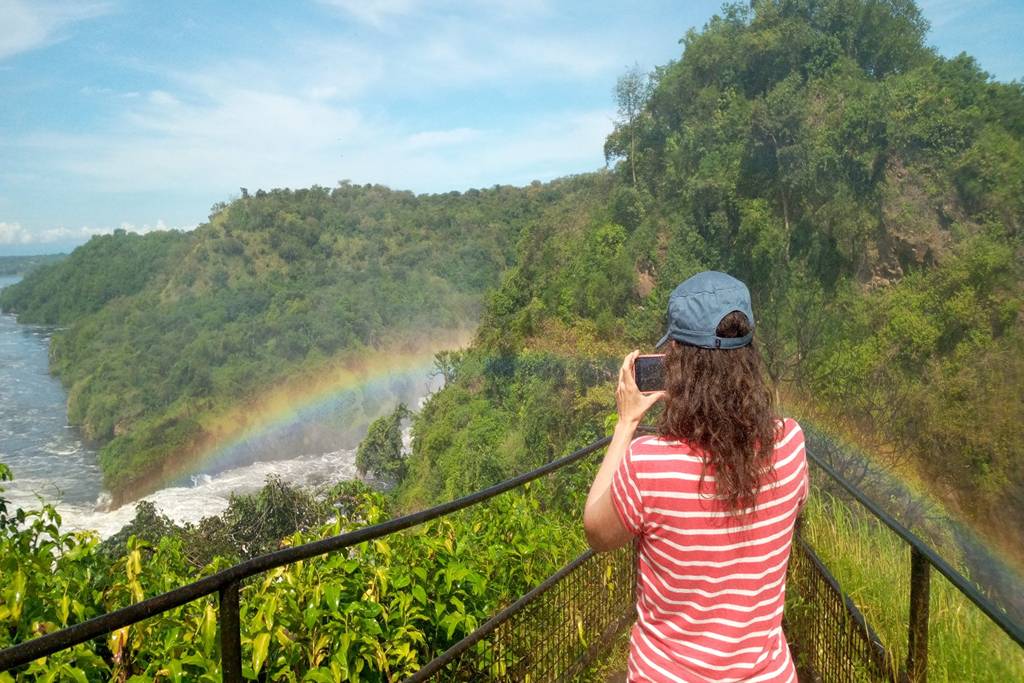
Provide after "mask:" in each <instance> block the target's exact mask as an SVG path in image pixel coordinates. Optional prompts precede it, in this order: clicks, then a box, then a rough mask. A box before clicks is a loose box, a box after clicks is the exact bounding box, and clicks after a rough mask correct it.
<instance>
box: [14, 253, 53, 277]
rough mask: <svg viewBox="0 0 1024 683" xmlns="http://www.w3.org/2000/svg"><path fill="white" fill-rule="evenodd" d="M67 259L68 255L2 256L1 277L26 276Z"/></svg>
mask: <svg viewBox="0 0 1024 683" xmlns="http://www.w3.org/2000/svg"><path fill="white" fill-rule="evenodd" d="M65 258H67V254H41V255H38V256H0V276H9V275H26V274H28V273H30V272H31V271H33V270H35V269H36V268H39V267H40V266H45V265H48V264H51V263H56V262H58V261H60V260H61V259H65Z"/></svg>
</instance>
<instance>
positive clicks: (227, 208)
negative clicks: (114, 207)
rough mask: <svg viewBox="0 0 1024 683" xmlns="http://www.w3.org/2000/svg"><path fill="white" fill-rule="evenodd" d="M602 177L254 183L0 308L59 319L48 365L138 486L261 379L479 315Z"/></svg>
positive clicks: (115, 474) (131, 486) (456, 325)
mask: <svg viewBox="0 0 1024 683" xmlns="http://www.w3.org/2000/svg"><path fill="white" fill-rule="evenodd" d="M600 185H601V179H600V178H599V177H597V176H593V177H582V178H577V179H566V180H564V181H558V182H555V183H551V184H548V185H544V186H541V185H539V184H538V185H535V186H531V187H527V188H521V189H519V188H510V187H495V188H493V189H490V190H480V191H477V190H471V191H468V192H466V193H463V194H460V193H454V192H453V193H450V194H445V195H433V196H415V195H413V194H412V193H409V192H395V191H391V190H389V189H387V188H384V187H380V186H365V187H360V186H354V185H350V184H347V183H342V184H340V185H339V186H338V187H336V188H334V189H331V190H329V189H325V188H316V187H315V188H312V189H308V190H295V191H289V190H275V191H272V192H263V191H259V192H256V193H255V194H253V195H249V194H248V193H244V196H243V197H242V198H239V199H237V200H236V201H233V202H231V203H230V204H227V205H221V206H217V207H214V214H213V215H212V216H211V218H210V221H209V222H208V223H205V224H203V225H201V226H199V227H198V228H196V230H194V231H193V232H191V233H178V232H157V233H150V234H147V235H143V236H140V235H134V234H127V233H124V232H122V231H119V232H118V233H116V234H114V235H109V236H104V237H96V238H93V239H92V240H91V241H90V242H89V243H87V244H86V245H84V246H82V247H80V248H79V249H77V250H75V252H74V253H73V254H72V255H71V256H70V257H69V258H68V259H66V260H65V261H63V262H61V263H58V264H56V265H51V266H48V267H44V268H41V269H39V270H38V271H36V272H33V273H32V274H30V275H29V276H28V277H26V278H25V279H24V280H23V281H22V282H21V283H19V284H17V285H15V286H12V287H9V288H7V289H6V290H4V291H3V293H2V296H0V306H2V307H3V309H4V310H7V311H14V312H16V313H18V316H19V320H21V321H23V322H39V323H50V324H60V325H63V326H66V327H65V329H62V330H60V331H59V332H58V333H57V334H56V335H55V336H54V338H53V343H52V347H51V367H52V369H53V370H54V371H55V372H56V373H57V374H58V375H59V376H60V378H61V379H62V380H63V382H64V383H65V385H66V386H67V387H68V388H69V392H70V394H69V417H70V419H71V420H72V421H73V422H75V423H78V424H81V425H82V427H83V429H84V432H85V434H86V435H87V436H88V437H89V438H91V439H93V440H95V441H97V442H99V443H102V444H104V446H103V449H102V451H101V455H100V461H101V464H102V466H103V471H104V476H105V478H106V484H107V485H108V486H109V487H110V488H111V489H112V490H113V491H114V492H115V495H117V494H125V493H127V492H131V494H134V495H138V494H141V493H144V492H145V488H147V487H148V486H150V485H152V483H151V482H152V476H151V475H153V474H154V473H158V472H161V471H162V470H164V469H165V468H166V467H167V466H168V459H173V460H174V461H175V462H179V461H182V460H184V461H185V462H187V461H188V456H189V454H190V453H194V452H195V451H196V450H197V448H199V447H200V446H201V445H202V444H204V443H205V442H206V441H207V440H208V438H209V437H210V433H211V430H212V429H213V425H215V424H216V422H217V419H218V417H219V416H223V415H225V414H226V413H228V412H229V411H232V410H234V411H236V413H237V412H238V411H239V410H241V411H242V412H244V409H245V407H246V406H247V405H248V404H250V403H251V402H253V401H255V400H257V399H258V398H260V397H261V395H262V394H263V392H265V391H266V390H267V389H268V388H271V387H276V386H280V385H282V383H285V384H287V383H291V384H293V385H294V384H296V383H298V384H301V383H302V382H304V381H307V382H308V381H312V379H314V378H316V377H318V376H319V375H320V374H321V373H323V372H324V371H325V370H326V369H327V368H328V367H332V366H333V365H334V364H337V363H339V362H358V361H359V360H360V359H361V357H362V356H363V355H364V354H365V353H367V352H369V351H373V350H378V351H380V352H389V351H394V350H397V349H399V348H403V349H408V348H412V347H421V346H423V345H426V344H429V343H431V340H433V339H434V338H435V337H437V336H438V335H440V334H441V333H442V332H443V331H452V330H457V329H467V328H469V329H471V328H472V327H473V326H475V324H476V322H477V319H478V316H479V311H480V308H481V302H482V297H483V293H484V290H485V289H486V288H488V287H490V286H494V285H495V284H496V283H497V281H498V276H499V274H500V273H501V272H502V271H504V270H505V269H506V268H507V267H508V266H509V265H510V263H511V259H512V257H513V247H514V245H515V243H516V241H517V240H518V239H519V236H520V232H521V231H522V230H523V229H524V226H527V225H530V224H532V223H534V222H536V221H538V220H540V219H541V218H542V217H543V216H545V215H546V214H547V213H548V212H550V211H552V210H555V209H556V208H557V207H560V206H564V205H565V204H566V203H571V204H572V205H573V206H579V205H583V204H586V203H587V202H588V201H590V200H588V199H587V197H588V196H589V195H590V194H591V193H593V192H594V191H595V189H596V188H599V187H600ZM371 417H372V416H371Z"/></svg>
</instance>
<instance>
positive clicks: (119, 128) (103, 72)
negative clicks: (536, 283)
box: [0, 0, 1024, 255]
mask: <svg viewBox="0 0 1024 683" xmlns="http://www.w3.org/2000/svg"><path fill="white" fill-rule="evenodd" d="M920 5H921V7H922V9H923V11H924V14H925V16H926V17H927V18H928V19H929V21H930V22H931V23H932V32H931V34H930V35H929V43H930V44H932V45H934V46H935V47H936V48H937V49H938V50H939V51H940V52H941V53H942V54H945V55H954V54H957V53H959V52H960V51H967V52H969V53H970V54H972V55H974V56H975V57H976V58H977V59H978V60H979V62H980V63H981V66H982V67H983V68H984V69H986V70H987V71H989V72H990V73H992V74H993V75H994V76H995V77H996V78H998V79H999V80H1005V81H1009V80H1013V79H1021V78H1022V77H1024V51H1022V49H1021V48H1020V47H1019V46H1018V45H1017V44H1016V42H1015V39H1016V38H1017V36H1016V32H1017V31H1019V29H1020V27H1021V26H1024V3H1022V2H1020V0H1016V1H1010V0H999V1H995V0H993V1H981V2H973V3H965V2H962V1H954V0H926V1H925V2H921V3H920ZM720 6H721V3H720V2H718V1H715V2H705V1H703V0H693V1H689V2H684V1H682V0H677V1H675V2H670V1H662V0H641V1H633V2H611V1H604V2H601V1H596V0H594V1H590V2H582V1H580V2H576V1H574V2H568V1H561V2H556V1H555V0H478V1H477V2H468V1H459V0H433V1H429V2H428V1H427V0H309V1H306V2H300V1H294V2H269V1H268V2H255V1H252V2H244V3H243V2H234V3H227V2H205V1H200V0H194V1H190V2H185V1H175V2H159V3H158V2H145V1H142V0H136V1H129V0H105V1H98V0H97V1H93V0H77V1H63V0H61V1H58V0H0V101H2V102H3V105H2V106H0V255H3V254H18V253H22V254H24V253H44V252H53V251H61V250H67V249H69V248H71V247H73V246H75V245H77V244H80V243H82V242H84V241H85V240H86V239H88V237H89V236H91V235H92V234H97V233H102V232H110V231H111V230H113V229H115V228H119V227H124V228H126V229H129V230H135V231H139V232H142V231H147V230H151V229H154V228H163V227H168V228H171V227H174V228H186V229H188V228H191V227H194V226H195V225H196V224H197V223H199V222H201V221H203V220H205V219H206V217H207V215H208V213H209V209H210V207H211V206H212V205H213V204H214V203H215V202H218V201H223V200H228V199H231V198H232V197H233V196H237V194H238V192H239V188H240V187H246V188H248V189H250V190H255V189H257V188H271V187H305V186H309V185H312V184H320V185H325V186H328V187H330V186H333V185H334V184H335V183H336V182H337V181H339V180H342V179H348V180H351V181H352V182H356V183H366V182H376V183H383V184H386V185H389V186H391V187H394V188H398V189H411V190H414V191H416V192H444V191H448V190H463V189H466V188H468V187H486V186H491V185H494V184H496V183H502V184H505V183H508V184H526V183H529V182H530V181H531V180H534V179H539V180H548V179H551V178H554V177H558V176H562V175H566V174H570V173H578V172H584V171H589V170H593V169H595V168H599V167H600V166H602V165H603V163H604V159H603V154H602V146H603V142H604V138H605V136H606V135H607V134H608V132H610V131H611V128H612V120H613V118H614V114H615V112H614V101H613V96H612V89H613V86H614V84H615V79H616V78H617V77H618V76H619V75H620V74H621V73H622V72H623V71H625V70H626V69H627V68H628V67H630V66H631V65H633V64H637V65H639V66H640V67H641V68H642V69H644V70H647V69H650V68H652V67H654V66H655V65H659V64H664V63H666V62H667V61H669V60H671V59H674V58H677V57H678V56H679V54H680V49H681V48H680V45H679V42H678V41H679V39H680V38H681V37H682V36H683V34H684V33H685V32H686V30H687V29H688V28H690V27H697V28H700V27H701V26H703V24H704V23H705V21H706V20H707V19H708V17H710V16H711V15H712V14H713V13H715V12H716V11H717V10H718V9H719V7H720Z"/></svg>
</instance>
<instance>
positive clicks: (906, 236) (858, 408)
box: [403, 0, 1024, 559]
mask: <svg viewBox="0 0 1024 683" xmlns="http://www.w3.org/2000/svg"><path fill="white" fill-rule="evenodd" d="M925 28H926V26H925V22H924V20H923V19H922V18H921V16H920V13H919V11H918V9H917V8H916V6H915V5H914V4H913V3H911V2H902V1H896V0H893V1H890V2H871V3H867V2H855V1H834V2H793V1H785V2H758V3H754V8H753V9H751V8H749V7H748V6H746V5H743V6H740V5H734V6H726V7H725V9H724V11H723V14H722V15H721V16H716V17H714V18H712V19H711V21H710V22H709V23H708V24H707V26H706V27H705V28H704V30H703V31H700V32H698V31H691V32H690V33H688V34H687V35H686V37H685V39H684V41H683V43H684V51H683V54H682V56H681V58H680V59H679V60H678V61H675V62H672V63H669V64H667V65H665V66H662V67H659V68H658V69H656V70H655V72H654V73H653V74H651V75H650V77H649V79H648V78H647V77H646V76H642V75H638V74H636V73H631V74H627V75H626V76H624V77H623V79H622V80H621V81H620V84H619V89H618V93H619V97H620V105H622V108H621V113H622V117H621V119H620V121H619V124H618V126H617V127H616V129H615V132H614V133H613V134H612V135H611V136H610V137H609V138H608V141H607V143H606V147H605V151H606V153H607V154H608V155H609V158H610V159H617V160H618V162H617V164H616V166H615V182H614V184H613V185H612V187H611V188H610V191H609V194H608V198H607V201H606V202H605V203H604V205H603V206H599V207H592V208H590V209H589V210H586V211H576V212H573V214H572V216H571V217H566V219H565V220H561V221H558V222H547V223H543V224H537V225H535V226H532V227H531V228H530V230H529V232H528V233H527V237H526V238H524V239H522V240H520V242H519V247H518V250H517V252H516V259H515V264H514V265H513V267H512V268H510V269H509V270H508V271H507V272H506V273H505V276H504V278H503V281H502V286H501V287H500V288H499V289H498V290H497V291H496V292H494V293H493V294H492V295H491V296H490V298H489V299H488V305H487V308H486V310H485V312H484V316H483V322H482V324H481V327H480V329H479V332H478V339H479V343H478V345H477V346H476V347H474V348H473V349H472V350H471V351H470V352H469V353H468V354H467V355H465V356H464V357H463V358H462V359H461V362H459V363H457V364H455V366H454V368H453V370H452V376H453V377H454V381H453V382H452V383H451V384H450V385H449V386H448V387H446V388H445V390H444V391H442V392H441V394H440V395H438V396H437V397H435V399H434V400H433V401H432V402H431V404H430V405H428V406H427V407H426V409H425V410H424V412H423V415H422V416H421V418H420V420H419V421H418V422H417V424H416V435H417V439H416V444H415V452H414V454H413V458H412V461H411V462H410V466H409V470H410V472H411V473H413V476H410V477H409V478H408V481H407V483H406V485H405V487H404V488H403V495H404V496H405V499H406V501H407V503H408V504H410V505H415V504H417V503H419V502H422V501H424V500H432V499H434V498H436V497H444V496H448V495H452V494H455V493H463V492H466V491H468V490H470V489H472V488H475V487H478V486H480V485H483V484H486V483H490V482H491V481H493V479H495V478H496V477H498V476H500V475H502V474H505V473H508V472H511V471H516V470H520V469H525V468H526V467H528V466H530V465H532V464H535V463H536V462H538V461H540V460H544V459H546V458H549V457H551V455H552V454H554V453H557V452H562V451H564V450H565V449H567V448H569V447H570V446H572V445H576V444H579V443H581V442H584V441H587V440H589V439H591V438H593V437H596V436H598V435H600V434H602V433H603V432H604V429H605V416H606V415H607V414H608V413H609V412H610V411H611V410H612V409H613V407H614V400H613V397H612V393H611V392H612V387H611V382H610V380H611V377H612V375H610V374H609V372H608V369H609V363H611V368H612V369H614V367H615V365H614V362H615V358H616V357H618V358H621V354H623V353H624V352H625V351H627V350H629V349H631V348H634V347H641V348H650V345H651V344H653V342H654V341H656V340H657V339H658V338H659V337H660V335H661V334H662V332H663V330H664V311H665V307H666V300H667V296H668V293H669V292H670V291H671V290H672V288H673V287H674V286H675V285H676V284H678V283H679V282H680V281H682V280H683V279H685V278H686V277H688V276H689V275H691V274H693V273H695V272H697V271H699V270H702V269H707V268H711V269H718V270H725V271H727V272H730V273H732V274H734V275H736V276H738V277H740V278H741V279H743V280H744V281H746V282H747V283H748V284H749V286H750V289H751V291H752V293H753V296H754V311H755V315H756V316H757V318H758V320H757V324H758V331H757V335H756V341H757V343H758V344H759V345H760V348H761V350H762V351H763V352H764V354H765V356H766V358H767V361H768V367H769V369H770V372H771V374H772V375H773V378H774V379H775V380H776V381H777V382H779V385H780V388H781V390H782V395H783V397H784V398H785V399H788V402H789V403H792V404H793V405H799V406H802V408H803V409H802V410H801V411H800V412H801V413H805V414H803V415H801V416H802V417H807V418H815V419H816V420H817V421H820V422H822V423H829V424H836V425H839V427H838V428H839V429H841V430H842V431H843V432H844V433H845V434H847V435H851V436H853V437H854V438H856V439H857V440H859V441H860V442H861V443H862V445H864V446H865V447H867V449H868V450H873V451H875V452H876V453H879V454H881V457H883V458H884V459H885V460H887V461H888V462H889V463H890V464H895V465H898V466H901V467H903V468H904V471H908V470H910V471H917V472H918V473H919V474H920V476H921V477H922V478H923V479H927V480H930V481H931V482H933V485H934V489H935V491H936V492H938V493H939V494H940V495H942V496H943V497H944V498H945V499H946V501H947V503H950V504H952V505H953V506H954V507H959V508H960V509H961V511H962V513H963V514H964V515H965V516H967V517H968V518H971V519H973V520H974V522H975V523H976V524H980V525H981V526H983V527H985V528H987V529H989V530H990V532H993V533H991V534H990V536H992V538H993V540H994V542H996V543H997V544H1000V545H1002V547H1003V548H1004V549H1005V550H1006V551H1007V552H1010V553H1011V554H1012V553H1014V552H1017V551H1015V550H1014V549H1015V548H1017V549H1019V548H1020V547H1022V545H1021V544H1022V543H1024V532H1022V531H1021V528H1020V527H1019V525H1018V526H1017V527H1016V528H1014V529H1012V530H1007V528H1006V525H1005V524H1003V523H1002V520H1005V519H1006V518H1007V516H1008V515H1009V516H1011V518H1014V519H1021V518H1024V503H1022V501H1024V445H1022V443H1021V440H1020V438H1019V436H1020V431H1019V430H1020V425H1021V424H1024V401H1022V400H1021V399H1022V393H1021V391H1022V387H1024V317H1022V314H1021V310H1022V303H1024V286H1022V283H1024V268H1022V263H1024V259H1022V258H1021V257H1022V242H1021V238H1022V235H1021V224H1022V220H1024V193H1022V192H1021V191H1020V190H1021V187H1022V186H1021V183H1022V182H1024V89H1022V87H1021V85H1020V84H1018V83H1013V84H1004V83H997V82H993V81H991V80H990V79H989V78H988V76H987V75H986V74H985V73H984V72H983V71H981V70H980V69H979V68H978V66H977V64H976V63H975V62H974V60H973V59H972V58H970V57H969V56H967V55H960V56H958V57H955V58H953V59H944V58H941V57H939V56H937V55H936V54H934V53H933V52H932V51H931V50H930V49H927V48H926V47H925V46H924V33H925ZM624 94H626V95H630V97H625V98H624V97H623V95H624ZM638 97H639V98H640V99H639V101H640V102H641V103H642V104H641V105H640V106H636V105H635V103H636V101H637V98H638ZM631 103H632V104H631ZM1018 559H1020V558H1018Z"/></svg>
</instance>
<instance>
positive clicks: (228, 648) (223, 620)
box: [220, 581, 242, 683]
mask: <svg viewBox="0 0 1024 683" xmlns="http://www.w3.org/2000/svg"><path fill="white" fill-rule="evenodd" d="M220 670H221V680H222V681H224V683H241V680H242V632H241V630H240V627H239V623H238V582H237V581H233V582H232V583H229V584H228V585H226V586H224V587H223V588H221V589H220Z"/></svg>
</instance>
